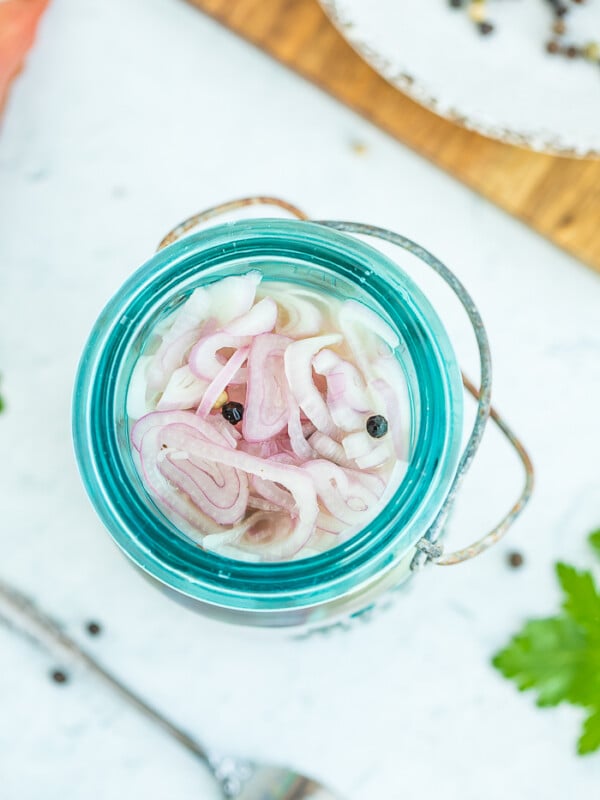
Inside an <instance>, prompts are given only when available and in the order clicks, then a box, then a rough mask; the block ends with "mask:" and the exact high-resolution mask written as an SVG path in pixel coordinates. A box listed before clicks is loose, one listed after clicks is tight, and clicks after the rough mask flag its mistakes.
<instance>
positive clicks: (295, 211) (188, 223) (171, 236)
mask: <svg viewBox="0 0 600 800" xmlns="http://www.w3.org/2000/svg"><path fill="white" fill-rule="evenodd" d="M247 206H275V207H277V208H282V209H283V210H284V211H287V212H288V213H289V214H291V215H292V216H293V217H296V219H303V220H307V219H308V217H307V216H306V214H305V213H304V212H303V211H300V209H299V208H297V207H296V206H294V205H292V203H288V202H287V201H286V200H281V199H280V198H279V197H268V196H266V197H262V196H256V197H242V198H240V199H239V200H229V201H228V202H227V203H219V205H218V206H213V207H212V208H207V209H206V211H200V212H199V213H198V214H193V215H192V216H191V217H188V218H187V219H186V220H184V221H183V222H180V223H179V225H177V226H176V227H175V228H173V229H172V230H170V231H169V233H167V235H166V236H164V237H163V238H162V239H161V241H160V243H159V245H158V247H157V248H156V249H157V250H162V249H163V247H167V246H168V245H170V244H173V242H176V241H177V240H178V239H181V237H182V236H185V235H186V233H189V232H190V231H191V230H193V229H194V228H197V227H198V225H201V224H202V223H203V222H207V221H208V220H209V219H213V218H214V217H220V216H221V215H222V214H227V213H229V212H230V211H238V210H239V209H241V208H246V207H247Z"/></svg>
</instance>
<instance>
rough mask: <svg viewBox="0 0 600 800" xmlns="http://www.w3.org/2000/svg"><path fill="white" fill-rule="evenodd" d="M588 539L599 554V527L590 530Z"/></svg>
mask: <svg viewBox="0 0 600 800" xmlns="http://www.w3.org/2000/svg"><path fill="white" fill-rule="evenodd" d="M588 541H589V543H590V544H591V546H592V547H593V548H594V550H595V551H596V553H597V554H598V555H599V556H600V528H598V530H597V531H592V533H590V535H589V537H588Z"/></svg>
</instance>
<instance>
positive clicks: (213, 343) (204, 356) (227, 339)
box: [189, 331, 252, 380]
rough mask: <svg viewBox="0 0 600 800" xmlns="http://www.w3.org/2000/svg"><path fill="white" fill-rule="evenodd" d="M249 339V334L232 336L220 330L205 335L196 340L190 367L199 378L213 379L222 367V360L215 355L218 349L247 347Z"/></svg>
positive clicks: (250, 339)
mask: <svg viewBox="0 0 600 800" xmlns="http://www.w3.org/2000/svg"><path fill="white" fill-rule="evenodd" d="M251 341H252V337H250V336H232V335H230V334H228V333H224V332H222V331H219V332H218V333H213V334H211V335H210V336H205V337H204V338H202V339H200V341H199V342H197V344H196V345H195V346H194V347H193V349H192V352H191V353H190V359H189V365H190V369H191V370H192V372H193V373H194V375H197V376H198V377H199V378H204V379H205V380H213V378H216V377H217V375H218V374H219V372H220V370H221V369H222V368H223V362H222V361H221V360H219V358H218V357H217V353H218V352H219V350H223V349H224V348H235V349H238V348H240V347H247V346H248V345H249V344H250V343H251Z"/></svg>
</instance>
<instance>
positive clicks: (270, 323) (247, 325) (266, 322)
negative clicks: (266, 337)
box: [224, 297, 277, 336]
mask: <svg viewBox="0 0 600 800" xmlns="http://www.w3.org/2000/svg"><path fill="white" fill-rule="evenodd" d="M276 322H277V304H276V303H275V301H274V300H273V299H272V298H271V297H265V298H264V300H259V301H258V303H256V305H254V306H252V308H251V309H250V310H249V311H247V312H246V313H245V314H243V315H242V316H241V317H238V318H237V319H234V320H233V321H232V322H230V323H228V324H227V325H226V326H225V328H224V331H225V333H229V334H231V335H232V336H258V335H259V334H261V333H268V332H269V331H272V330H273V328H274V327H275V323H276Z"/></svg>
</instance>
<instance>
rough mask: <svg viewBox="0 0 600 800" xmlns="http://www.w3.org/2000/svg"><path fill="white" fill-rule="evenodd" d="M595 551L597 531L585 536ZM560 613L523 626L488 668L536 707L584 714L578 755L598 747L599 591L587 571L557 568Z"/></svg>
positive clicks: (598, 539)
mask: <svg viewBox="0 0 600 800" xmlns="http://www.w3.org/2000/svg"><path fill="white" fill-rule="evenodd" d="M590 542H591V544H592V546H593V547H594V548H597V549H598V552H599V553H600V530H599V531H595V532H594V533H593V534H592V535H591V536H590ZM556 574H557V577H558V581H559V583H560V586H561V588H562V590H563V595H564V596H563V603H562V612H561V613H560V614H558V615H557V616H555V617H547V618H546V619H535V620H530V621H529V622H526V623H525V625H524V626H523V628H522V630H521V631H519V633H517V634H516V635H515V636H514V637H513V638H512V640H511V641H510V642H509V643H508V645H507V646H506V647H505V648H504V649H503V650H501V651H500V652H499V653H497V654H496V656H494V659H493V661H492V663H493V665H494V666H495V667H496V669H498V670H499V671H500V672H501V673H502V674H503V675H504V676H505V677H506V678H509V679H511V680H513V681H514V682H515V683H516V685H517V687H518V689H519V690H520V691H526V690H528V689H532V690H534V691H535V692H536V693H537V704H538V705H539V706H555V705H558V704H559V703H562V702H567V703H571V704H572V705H576V706H582V707H583V708H585V709H586V710H587V712H588V716H587V718H586V720H585V722H584V724H583V730H582V734H581V737H580V739H579V742H578V745H577V752H578V753H580V754H581V755H583V754H586V753H591V752H593V751H595V750H598V749H600V591H599V589H598V587H597V586H596V584H595V581H594V577H593V575H592V573H591V572H587V571H585V570H578V569H576V568H575V567H572V566H569V565H568V564H557V565H556Z"/></svg>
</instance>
